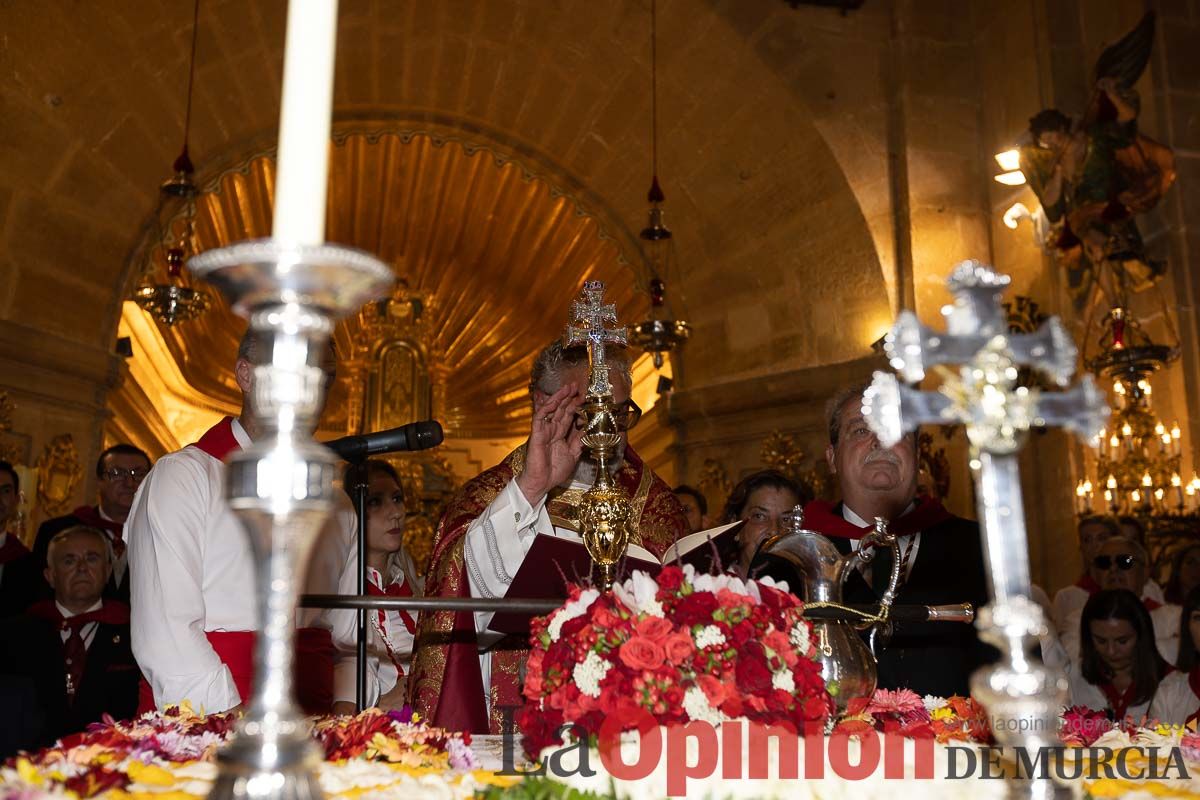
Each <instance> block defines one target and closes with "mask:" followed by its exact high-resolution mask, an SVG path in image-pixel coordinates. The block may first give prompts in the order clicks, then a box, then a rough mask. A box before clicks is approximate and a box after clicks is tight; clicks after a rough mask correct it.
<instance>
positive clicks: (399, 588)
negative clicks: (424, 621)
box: [367, 581, 417, 636]
mask: <svg viewBox="0 0 1200 800" xmlns="http://www.w3.org/2000/svg"><path fill="white" fill-rule="evenodd" d="M367 594H368V595H372V596H374V597H412V596H413V593H412V587H410V586H409V585H408V581H404V582H403V583H399V582H397V581H392V582H391V583H389V584H388V585H387V588H386V589H380V588H379V587H378V586H376V585H375V581H367ZM397 613H399V614H400V619H402V620H404V627H405V628H408V632H409V633H411V634H413V635H414V636H415V635H416V633H417V623H416V621H415V620H414V619H413V618H412V615H410V614H409V613H408V612H407V611H399V612H397ZM386 614H387V612H386V611H380V612H379V623H380V625H382V624H383V621H384V618H385V616H386Z"/></svg>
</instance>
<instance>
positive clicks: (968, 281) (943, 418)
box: [863, 261, 1109, 745]
mask: <svg viewBox="0 0 1200 800" xmlns="http://www.w3.org/2000/svg"><path fill="white" fill-rule="evenodd" d="M1008 282H1009V279H1008V276H1006V275H1000V274H997V273H996V272H994V271H993V270H992V269H991V268H990V267H987V266H985V265H983V264H980V263H979V262H977V261H964V262H962V263H961V264H959V265H958V266H957V267H956V268H955V269H954V272H953V273H952V274H951V276H950V279H949V281H948V282H947V284H948V286H949V288H950V291H951V292H952V293H953V294H954V303H953V304H952V305H950V306H947V307H946V308H944V309H943V310H942V313H943V315H944V316H945V317H946V333H944V334H939V333H937V332H935V331H933V330H931V329H929V328H927V327H925V326H923V325H921V324H920V323H919V322H918V321H917V318H916V316H915V315H913V314H912V313H911V312H905V313H903V314H901V315H900V318H899V319H898V320H897V322H896V325H895V327H893V328H892V331H891V332H890V333H889V334H888V336H887V338H886V339H885V342H884V348H885V350H886V352H887V355H888V357H889V358H890V359H891V364H892V366H893V367H894V368H895V369H896V370H897V371H898V372H899V373H900V374H901V376H902V377H903V378H904V379H905V380H906V381H913V382H915V381H918V380H920V379H921V378H923V377H924V376H925V369H926V367H929V366H932V365H941V364H958V367H957V369H946V368H943V369H941V370H939V372H940V373H941V374H942V376H943V378H944V379H943V381H942V384H941V386H940V387H939V388H938V390H937V391H936V392H923V391H920V390H917V389H915V388H912V387H910V386H907V385H905V384H903V383H901V382H900V381H898V380H897V379H896V376H894V375H891V374H889V373H885V372H876V373H875V379H874V381H873V382H872V384H871V386H870V387H869V388H868V389H867V391H866V392H865V393H864V395H863V415H864V416H865V417H866V420H867V424H868V425H869V426H870V427H871V429H872V430H873V431H874V432H875V435H876V436H877V437H878V438H879V441H880V443H881V444H883V445H884V446H885V447H888V446H891V445H893V444H895V443H896V442H898V441H899V440H900V438H901V437H902V436H903V435H904V434H905V433H907V432H909V431H912V430H914V429H916V428H917V426H919V425H921V424H925V423H936V424H942V425H944V424H961V425H964V426H965V427H966V432H967V439H968V440H969V442H970V445H971V458H972V467H974V468H975V469H974V473H975V480H976V487H977V489H978V491H977V497H978V509H979V518H980V520H981V522H982V527H983V535H984V544H985V549H986V554H987V566H988V582H989V584H990V586H991V589H992V603H991V604H990V605H989V606H988V607H987V608H985V609H983V613H981V614H980V615H979V628H980V632H981V634H982V635H983V636H984V638H986V639H987V640H988V641H991V642H993V643H994V644H997V645H998V646H1000V647H1001V648H1003V649H1004V650H1005V651H1007V656H1008V658H1007V659H1003V658H1002V659H1001V663H1000V664H999V665H998V666H994V667H992V668H990V669H989V670H984V671H981V672H980V673H977V674H976V676H975V677H974V678H973V679H972V693H973V694H975V693H976V692H978V696H980V697H981V699H983V700H984V703H985V705H987V706H988V709H989V712H990V713H992V714H993V715H995V716H997V717H1000V716H1003V717H1006V718H1007V717H1010V716H1012V717H1013V718H1014V719H1017V720H1018V721H1022V722H1024V723H1028V722H1029V720H1030V719H1033V718H1036V719H1037V721H1038V722H1039V724H1043V725H1044V727H1045V731H1049V732H1050V733H1053V731H1054V721H1055V719H1056V716H1057V713H1058V704H1059V703H1061V698H1062V693H1063V691H1064V690H1065V681H1064V680H1063V679H1062V677H1061V676H1060V675H1057V674H1056V673H1054V672H1053V671H1050V670H1047V669H1045V668H1044V667H1042V666H1041V665H1037V664H1033V663H1031V662H1030V661H1029V660H1028V659H1027V657H1026V652H1025V651H1026V650H1027V649H1028V648H1029V647H1030V646H1031V643H1032V641H1033V640H1034V637H1037V636H1038V635H1040V634H1042V633H1044V632H1045V630H1046V626H1045V621H1044V615H1043V613H1042V610H1041V608H1040V607H1039V606H1038V605H1037V604H1036V603H1034V602H1033V601H1032V600H1031V599H1030V580H1029V550H1028V544H1027V535H1026V531H1025V511H1024V504H1023V502H1022V499H1021V481H1020V474H1019V470H1018V462H1017V453H1018V451H1019V450H1020V449H1021V446H1022V445H1023V444H1024V442H1025V439H1026V437H1027V436H1028V434H1029V429H1030V428H1034V427H1049V426H1056V427H1063V428H1067V429H1068V430H1071V431H1073V432H1075V433H1076V434H1079V435H1081V436H1084V437H1087V438H1088V439H1091V440H1093V443H1094V441H1095V437H1097V436H1098V434H1099V432H1100V430H1101V429H1102V428H1103V427H1104V424H1105V422H1106V420H1107V419H1108V414H1109V409H1108V404H1107V403H1106V402H1105V400H1104V395H1103V394H1102V393H1101V392H1100V390H1099V389H1098V388H1097V387H1096V385H1095V383H1094V382H1093V381H1092V379H1091V376H1087V375H1085V376H1084V377H1083V379H1082V380H1081V381H1080V382H1079V384H1078V385H1076V386H1075V387H1074V388H1072V389H1070V390H1069V391H1065V392H1042V391H1041V390H1039V389H1037V388H1027V387H1024V386H1018V385H1017V376H1018V367H1020V366H1028V367H1032V368H1033V369H1035V370H1037V371H1039V372H1041V373H1042V374H1043V375H1046V376H1047V377H1049V378H1050V379H1051V380H1052V381H1054V383H1055V384H1057V385H1059V386H1066V385H1067V384H1069V383H1070V381H1071V378H1072V376H1073V374H1074V372H1075V360H1076V358H1077V351H1076V348H1075V345H1074V343H1073V342H1072V341H1071V339H1070V337H1069V336H1068V335H1067V333H1066V331H1065V330H1064V328H1063V326H1062V324H1061V323H1060V322H1059V321H1058V320H1057V319H1056V318H1052V319H1050V320H1047V322H1046V323H1045V324H1044V325H1043V326H1042V327H1041V328H1040V329H1039V330H1038V331H1037V332H1036V333H1033V334H1015V333H1009V331H1008V325H1007V320H1006V317H1005V314H1004V311H1003V308H1002V307H1001V305H1000V296H1001V295H1002V294H1003V290H1004V288H1005V287H1006V286H1007V285H1008ZM993 729H995V725H993ZM1018 729H1019V730H1021V731H1024V730H1026V728H1025V727H1019V728H1018V727H1014V728H1012V730H1014V731H1016V730H1018ZM1045 731H1042V732H1039V733H1030V734H1013V735H1009V736H1007V737H1003V736H1001V734H1000V733H999V732H997V738H998V739H1000V741H1001V742H1002V743H1005V742H1008V743H1013V744H1025V745H1029V744H1030V743H1034V744H1037V743H1038V742H1042V741H1043V739H1041V738H1038V737H1042V736H1044V734H1045ZM1051 738H1052V737H1051Z"/></svg>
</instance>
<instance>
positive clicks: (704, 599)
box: [675, 592, 717, 625]
mask: <svg viewBox="0 0 1200 800" xmlns="http://www.w3.org/2000/svg"><path fill="white" fill-rule="evenodd" d="M716 610H717V598H716V596H715V595H713V593H712V592H692V593H691V594H689V595H688V596H687V597H685V598H683V599H682V600H680V601H679V605H677V606H676V607H675V620H676V621H677V622H679V623H680V624H681V625H707V624H709V623H710V622H712V615H713V612H714V611H716Z"/></svg>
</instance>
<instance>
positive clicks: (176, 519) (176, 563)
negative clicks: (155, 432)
mask: <svg viewBox="0 0 1200 800" xmlns="http://www.w3.org/2000/svg"><path fill="white" fill-rule="evenodd" d="M260 350H261V351H266V347H265V346H261V347H260V345H259V342H258V339H257V337H256V335H255V334H254V332H253V331H248V332H247V333H246V335H245V337H243V339H242V342H241V345H240V346H239V348H238V356H237V362H236V364H235V378H236V380H237V385H238V387H239V388H240V389H241V391H242V413H241V415H240V416H239V417H237V418H233V417H225V418H224V419H222V420H221V421H220V422H218V423H217V424H216V425H214V426H213V427H212V428H210V429H209V430H208V431H207V432H206V433H205V434H204V435H203V436H201V437H200V440H199V441H198V442H196V443H195V444H190V445H188V446H187V447H185V448H183V449H182V450H179V451H177V452H175V453H170V454H168V455H166V456H163V457H162V458H161V459H160V460H159V461H158V463H157V464H155V465H154V469H153V471H152V472H151V473H150V475H149V476H148V477H147V478H146V480H145V482H143V484H142V486H141V488H140V489H139V490H138V493H137V496H136V497H135V498H134V501H133V508H132V510H131V511H130V514H129V522H128V525H127V528H128V539H129V563H130V570H131V573H132V583H131V587H130V589H131V595H130V596H131V606H132V618H131V624H132V631H131V633H132V639H133V654H134V656H135V657H136V658H137V661H138V664H139V666H140V667H141V669H142V673H143V674H144V675H145V677H146V680H147V682H148V683H146V684H143V686H142V696H141V700H140V704H139V709H140V710H143V711H146V710H150V709H153V708H154V707H155V706H157V707H159V708H162V707H164V706H168V705H174V704H178V703H181V702H183V701H185V700H187V701H190V702H191V704H192V705H193V706H194V707H195V708H196V709H197V710H201V709H203V710H204V711H207V712H210V713H212V712H218V711H226V710H229V709H231V708H235V707H238V706H240V705H241V704H242V703H244V702H246V701H248V700H249V699H250V692H251V686H252V683H253V678H254V666H253V660H254V659H253V656H254V641H255V633H256V632H255V628H256V625H257V604H258V600H257V597H258V595H257V589H256V585H255V570H254V556H253V554H252V553H251V550H250V542H249V539H248V538H247V536H246V533H245V530H244V529H243V527H242V525H241V523H240V522H239V520H238V518H237V517H236V516H235V515H234V513H233V511H231V510H230V508H229V504H228V503H227V502H226V500H225V490H224V478H225V460H226V459H227V458H228V457H229V456H230V455H232V454H233V453H234V452H235V451H237V450H240V449H244V448H246V447H248V446H249V445H250V443H251V442H252V441H253V440H254V439H255V437H257V436H259V435H260V431H259V429H258V426H257V424H256V422H255V418H254V415H253V414H252V413H250V398H251V396H252V393H253V390H254V383H255V372H256V370H257V369H259V368H260V366H259V365H261V364H262V363H263V359H261V358H260ZM323 367H324V369H325V372H326V385H328V383H329V382H330V381H331V380H332V377H333V372H334V369H335V361H334V356H333V352H332V350H331V351H330V352H329V357H328V358H327V359H326V363H325V364H324V365H323ZM353 532H354V520H353V512H352V510H350V509H349V507H348V506H347V507H346V508H345V509H343V510H342V512H340V513H338V514H335V515H334V517H333V518H331V520H330V522H329V524H327V525H326V527H325V529H324V530H323V531H322V533H321V534H320V536H319V538H318V540H317V542H316V544H315V545H314V547H313V551H312V557H311V560H310V564H309V570H308V582H307V586H306V587H305V590H306V591H308V592H311V593H315V594H333V593H336V591H337V585H338V577H339V575H340V573H341V569H342V567H343V566H344V565H345V563H346V559H347V558H348V556H349V553H350V549H351V547H352V545H353ZM297 624H298V630H297V636H296V649H297V653H298V654H299V656H298V658H297V664H298V665H299V664H303V667H304V668H303V669H298V670H297V673H296V677H297V695H298V699H299V700H300V704H301V706H302V707H303V708H304V709H305V710H306V711H307V712H309V713H328V712H329V710H330V709H331V707H332V704H333V667H334V663H333V662H334V657H335V650H334V647H333V639H332V637H331V635H330V625H329V623H328V621H327V618H326V616H325V615H324V614H322V613H321V612H315V611H305V612H302V614H301V616H300V617H299V618H298V623H297Z"/></svg>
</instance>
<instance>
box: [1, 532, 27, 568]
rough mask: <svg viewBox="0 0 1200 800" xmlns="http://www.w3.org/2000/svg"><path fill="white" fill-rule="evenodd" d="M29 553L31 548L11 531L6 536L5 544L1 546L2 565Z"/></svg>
mask: <svg viewBox="0 0 1200 800" xmlns="http://www.w3.org/2000/svg"><path fill="white" fill-rule="evenodd" d="M27 555H29V548H28V547H26V546H25V543H24V542H22V541H21V540H20V539H18V538H17V537H16V535H15V534H12V533H10V534H9V535H8V536H5V537H4V546H3V547H0V566H2V565H4V564H7V563H9V562H10V561H16V560H17V559H18V558H24V557H25V556H27Z"/></svg>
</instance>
